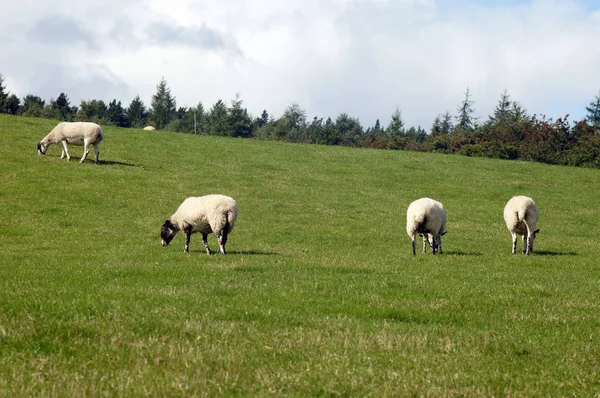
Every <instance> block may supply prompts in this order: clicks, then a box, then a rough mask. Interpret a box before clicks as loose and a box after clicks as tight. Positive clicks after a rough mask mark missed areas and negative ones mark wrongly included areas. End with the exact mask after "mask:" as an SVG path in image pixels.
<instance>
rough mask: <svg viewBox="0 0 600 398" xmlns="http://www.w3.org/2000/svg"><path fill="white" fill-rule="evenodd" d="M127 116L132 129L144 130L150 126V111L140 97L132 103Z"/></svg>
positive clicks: (137, 96) (136, 97)
mask: <svg viewBox="0 0 600 398" xmlns="http://www.w3.org/2000/svg"><path fill="white" fill-rule="evenodd" d="M125 114H126V115H127V120H128V121H129V125H130V126H131V127H135V128H144V127H146V125H147V124H148V110H147V109H146V105H144V102H143V101H142V100H141V99H140V96H139V95H136V96H135V98H134V99H133V100H132V101H131V103H130V104H129V106H128V107H127V110H126V111H125Z"/></svg>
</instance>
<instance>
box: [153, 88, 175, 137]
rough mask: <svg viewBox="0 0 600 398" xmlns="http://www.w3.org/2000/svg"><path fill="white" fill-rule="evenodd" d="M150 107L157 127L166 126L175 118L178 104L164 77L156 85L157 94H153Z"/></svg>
mask: <svg viewBox="0 0 600 398" xmlns="http://www.w3.org/2000/svg"><path fill="white" fill-rule="evenodd" d="M150 108H151V115H152V116H151V118H152V120H153V121H154V124H155V126H154V127H156V128H157V129H162V128H164V127H165V126H167V125H168V124H169V123H170V122H171V120H173V119H174V118H175V115H176V110H177V104H176V102H175V97H173V96H172V95H171V89H170V88H169V87H168V86H167V82H166V80H165V78H164V77H163V78H162V79H161V80H160V83H158V85H157V86H156V94H154V95H153V96H152V103H151V105H150Z"/></svg>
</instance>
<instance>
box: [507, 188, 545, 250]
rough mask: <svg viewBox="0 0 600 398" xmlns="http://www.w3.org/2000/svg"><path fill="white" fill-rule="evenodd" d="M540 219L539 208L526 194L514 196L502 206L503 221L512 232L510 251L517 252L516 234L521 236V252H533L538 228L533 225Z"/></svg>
mask: <svg viewBox="0 0 600 398" xmlns="http://www.w3.org/2000/svg"><path fill="white" fill-rule="evenodd" d="M539 219H540V210H539V209H538V207H537V205H536V204H535V202H534V201H533V199H531V198H530V197H528V196H514V197H512V198H511V199H510V200H509V201H508V203H507V204H506V206H505V207H504V221H506V227H507V228H508V230H509V231H510V233H511V234H512V240H513V246H512V253H513V254H516V253H517V235H521V236H522V237H523V253H524V254H529V253H532V252H533V241H534V240H535V236H536V234H537V233H538V232H540V230H539V229H535V226H536V224H537V222H538V220H539Z"/></svg>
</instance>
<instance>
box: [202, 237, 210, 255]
mask: <svg viewBox="0 0 600 398" xmlns="http://www.w3.org/2000/svg"><path fill="white" fill-rule="evenodd" d="M202 244H203V245H204V248H205V249H206V254H208V255H209V256H210V255H211V254H212V253H211V251H210V248H209V247H208V234H206V233H204V232H202Z"/></svg>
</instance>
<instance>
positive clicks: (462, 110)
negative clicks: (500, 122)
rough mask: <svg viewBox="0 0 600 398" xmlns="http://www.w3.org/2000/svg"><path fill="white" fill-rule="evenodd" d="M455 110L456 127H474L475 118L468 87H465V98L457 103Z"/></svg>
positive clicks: (467, 128) (468, 128)
mask: <svg viewBox="0 0 600 398" xmlns="http://www.w3.org/2000/svg"><path fill="white" fill-rule="evenodd" d="M457 112H458V116H456V122H457V125H456V128H457V129H460V130H463V131H469V130H472V129H473V128H474V127H475V120H476V118H475V117H474V116H473V112H475V111H474V109H473V101H472V100H471V92H470V90H469V87H467V91H466V92H465V99H464V100H463V102H461V104H460V105H459V107H458V109H457Z"/></svg>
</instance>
